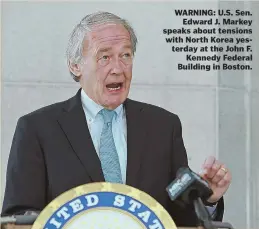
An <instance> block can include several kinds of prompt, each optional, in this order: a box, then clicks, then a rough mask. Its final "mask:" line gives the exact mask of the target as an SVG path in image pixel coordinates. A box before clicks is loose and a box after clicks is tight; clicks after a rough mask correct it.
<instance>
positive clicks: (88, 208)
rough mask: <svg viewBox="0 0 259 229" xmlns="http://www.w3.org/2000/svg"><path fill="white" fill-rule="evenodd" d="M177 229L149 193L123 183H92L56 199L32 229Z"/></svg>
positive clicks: (42, 213)
mask: <svg viewBox="0 0 259 229" xmlns="http://www.w3.org/2000/svg"><path fill="white" fill-rule="evenodd" d="M60 228H62V229H176V225H175V223H174V221H173V220H172V218H171V216H170V215H169V214H168V213H167V211H166V210H165V209H164V208H163V207H162V206H161V205H160V204H159V203H158V202H157V201H156V200H155V199H153V198H152V197H151V196H149V195H148V194H146V193H144V192H142V191H140V190H138V189H136V188H133V187H130V186H127V185H123V184H111V183H105V182H103V183H90V184H86V185H82V186H79V187H76V188H73V189H71V190H69V191H67V192H65V193H63V194H61V195H60V196H58V197H57V198H56V199H54V200H53V201H52V202H50V204H48V205H47V206H46V208H45V209H44V210H43V211H42V212H41V214H40V215H39V217H38V218H37V220H36V221H35V223H34V224H33V226H32V229H60Z"/></svg>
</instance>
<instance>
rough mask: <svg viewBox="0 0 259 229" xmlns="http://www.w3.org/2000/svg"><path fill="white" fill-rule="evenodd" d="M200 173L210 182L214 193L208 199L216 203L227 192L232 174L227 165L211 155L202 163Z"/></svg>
mask: <svg viewBox="0 0 259 229" xmlns="http://www.w3.org/2000/svg"><path fill="white" fill-rule="evenodd" d="M200 175H201V176H202V177H203V178H204V179H205V180H206V181H207V182H208V183H209V185H210V188H211V189H212V191H213V195H212V196H211V197H210V198H209V199H208V200H207V201H208V202H210V203H215V202H217V201H219V199H220V198H221V197H222V196H223V195H224V194H225V192H226V191H227V190H228V188H229V185H230V182H231V174H230V172H229V170H228V169H227V168H226V166H225V165H224V164H223V163H221V162H219V161H218V160H216V159H215V157H213V156H210V157H208V158H206V160H205V162H204V164H203V165H202V171H201V173H200Z"/></svg>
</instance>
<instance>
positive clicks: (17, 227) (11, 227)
mask: <svg viewBox="0 0 259 229" xmlns="http://www.w3.org/2000/svg"><path fill="white" fill-rule="evenodd" d="M31 227H32V226H30V225H24V226H21V225H13V224H9V225H5V226H3V227H2V228H1V229H31ZM178 229H203V228H202V227H178Z"/></svg>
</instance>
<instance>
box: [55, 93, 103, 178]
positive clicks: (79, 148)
mask: <svg viewBox="0 0 259 229" xmlns="http://www.w3.org/2000/svg"><path fill="white" fill-rule="evenodd" d="M58 122H59V124H60V126H61V128H62V130H63V131H64V133H65V135H66V136H67V139H68V141H69V142H70V144H71V146H72V148H73V149H74V151H75V153H76V154H77V156H78V158H79V160H80V161H81V163H82V164H83V165H84V167H85V169H86V171H87V173H88V175H90V177H91V179H92V180H93V181H94V182H98V181H104V176H103V173H102V169H101V163H100V160H99V158H98V155H97V153H96V151H95V148H94V145H93V142H92V138H91V135H90V132H89V129H88V126H87V122H86V119H85V113H84V110H83V108H82V103H81V90H79V91H78V93H77V95H76V96H75V97H73V98H72V99H70V100H69V104H68V107H67V108H66V111H65V112H64V114H63V115H62V116H61V117H60V118H59V119H58Z"/></svg>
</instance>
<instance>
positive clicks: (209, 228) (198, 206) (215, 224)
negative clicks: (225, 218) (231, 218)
mask: <svg viewBox="0 0 259 229" xmlns="http://www.w3.org/2000/svg"><path fill="white" fill-rule="evenodd" d="M193 205H194V209H195V213H196V216H197V218H198V221H199V225H198V226H202V227H204V228H205V229H215V228H227V229H234V228H233V226H232V225H231V224H230V223H225V222H219V221H212V219H211V216H210V213H209V212H208V210H207V208H206V207H205V206H204V204H203V201H202V200H201V198H200V197H197V198H195V199H193Z"/></svg>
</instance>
